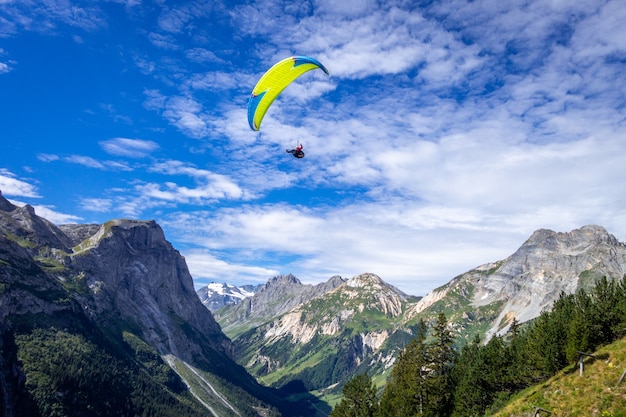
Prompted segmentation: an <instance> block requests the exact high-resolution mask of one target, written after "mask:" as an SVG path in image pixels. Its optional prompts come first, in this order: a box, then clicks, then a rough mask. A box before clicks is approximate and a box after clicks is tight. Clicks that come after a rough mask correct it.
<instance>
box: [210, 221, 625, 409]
mask: <svg viewBox="0 0 626 417" xmlns="http://www.w3.org/2000/svg"><path fill="white" fill-rule="evenodd" d="M625 273H626V245H625V244H624V243H622V242H619V241H618V240H617V239H616V238H615V237H614V236H612V235H610V234H609V233H608V232H607V231H606V230H605V229H604V228H602V227H599V226H584V227H582V228H580V229H577V230H573V231H571V232H568V233H559V232H554V231H550V230H538V231H536V232H535V233H533V235H532V236H531V237H530V238H529V239H528V240H527V241H526V242H524V243H523V244H522V246H521V247H520V248H519V249H518V250H517V251H516V252H515V253H513V254H512V255H511V256H509V257H508V258H506V259H504V260H500V261H496V262H492V263H487V264H484V265H481V266H478V267H477V268H475V269H472V270H470V271H468V272H466V273H464V274H461V275H459V276H457V277H455V278H453V279H452V280H451V281H450V282H449V283H448V284H446V285H444V286H442V287H440V288H437V289H435V290H433V291H432V292H431V293H429V294H427V295H426V296H425V297H423V298H421V299H418V298H415V297H410V296H407V295H406V294H403V293H402V292H400V291H399V290H397V289H396V288H394V287H392V286H390V285H389V284H387V283H385V282H384V281H383V280H382V279H381V278H380V277H378V276H377V275H375V274H371V273H366V274H361V275H357V276H355V277H353V278H351V279H349V280H344V279H341V280H339V279H337V278H336V277H333V278H331V280H330V281H332V283H333V284H332V285H329V283H324V284H320V286H321V287H320V288H324V289H325V290H324V291H316V292H315V293H314V294H313V293H309V296H307V297H303V296H301V295H302V294H304V293H305V288H304V287H305V286H303V285H302V284H301V283H300V281H299V280H298V279H297V278H295V277H293V276H281V277H276V278H274V279H272V280H270V282H268V283H267V284H266V288H265V289H264V290H261V291H259V292H258V293H257V294H255V295H254V296H253V297H251V298H249V299H246V300H245V301H244V302H242V303H240V304H238V305H236V306H227V307H225V308H223V309H220V310H218V311H217V312H216V314H215V318H216V320H217V321H218V322H219V323H220V324H221V325H222V328H223V329H224V331H225V333H226V334H228V335H229V336H230V337H231V338H232V340H233V343H234V345H235V357H236V360H237V361H238V362H239V363H240V364H242V365H244V366H245V367H246V368H247V369H248V370H249V372H251V373H252V374H253V375H255V376H256V377H257V378H258V379H259V380H261V381H263V382H264V383H267V384H271V385H274V386H277V387H279V386H281V387H284V386H287V387H288V389H291V390H293V391H310V392H315V393H316V394H317V395H320V396H321V397H323V398H325V399H329V398H331V397H332V395H336V394H337V393H338V392H340V390H341V385H342V382H345V381H346V380H347V379H349V378H351V377H353V376H354V375H356V374H358V373H361V372H364V371H367V372H368V373H369V375H371V376H373V377H374V379H375V381H376V382H377V383H378V385H383V384H384V381H385V377H386V375H387V373H388V370H389V369H390V367H391V366H392V365H393V363H394V360H395V357H396V355H397V353H398V352H399V350H400V349H401V348H402V347H403V346H405V345H406V343H407V342H408V341H409V340H410V339H411V338H412V337H413V335H414V334H415V330H416V328H417V327H416V326H417V325H418V323H419V321H420V320H421V319H423V320H424V321H425V322H426V324H427V325H432V323H434V322H435V320H436V318H437V316H438V315H439V314H440V313H445V315H446V317H447V319H448V323H449V327H450V329H451V331H452V333H453V335H454V336H455V338H456V343H457V345H458V346H461V345H463V344H464V343H465V341H467V340H471V339H472V338H473V337H474V336H475V335H479V336H481V338H482V339H483V340H488V339H489V338H490V337H492V336H493V335H494V334H497V333H499V334H502V333H505V332H506V331H507V330H508V327H509V326H510V324H511V323H512V321H513V319H515V320H517V321H518V322H520V323H522V322H526V321H529V320H532V319H533V318H535V317H537V316H538V315H539V314H540V313H541V312H542V311H543V310H545V309H550V308H551V306H552V304H553V303H554V301H555V300H556V299H557V298H558V297H559V295H560V294H561V292H565V293H573V292H575V291H576V290H577V289H579V288H589V287H591V286H593V284H594V283H595V282H596V280H597V279H598V278H600V277H602V276H606V277H608V278H610V279H621V278H622V277H623V276H624V274H625ZM308 288H309V291H310V288H311V287H308Z"/></svg>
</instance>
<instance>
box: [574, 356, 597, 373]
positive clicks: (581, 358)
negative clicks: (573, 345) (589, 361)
mask: <svg viewBox="0 0 626 417" xmlns="http://www.w3.org/2000/svg"><path fill="white" fill-rule="evenodd" d="M577 352H578V363H579V364H580V376H583V368H584V366H583V359H584V358H585V356H591V357H592V358H595V356H594V355H592V354H590V353H585V352H579V351H577Z"/></svg>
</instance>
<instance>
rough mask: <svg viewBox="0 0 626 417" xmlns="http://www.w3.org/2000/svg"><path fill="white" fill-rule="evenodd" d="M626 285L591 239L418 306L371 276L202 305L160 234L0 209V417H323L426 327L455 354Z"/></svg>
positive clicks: (561, 239) (609, 251)
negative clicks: (448, 338) (349, 385)
mask: <svg viewBox="0 0 626 417" xmlns="http://www.w3.org/2000/svg"><path fill="white" fill-rule="evenodd" d="M383 272H384V271H383ZM625 273H626V245H624V243H621V242H619V241H618V240H617V239H616V238H615V237H613V236H612V235H610V234H609V233H608V232H607V231H606V230H605V229H603V228H602V227H599V226H585V227H582V228H581V229H578V230H574V231H572V232H568V233H557V232H553V231H549V230H538V231H536V232H535V233H534V234H533V235H532V236H531V237H530V238H529V239H528V240H527V241H526V242H525V243H524V244H523V245H522V246H521V247H520V248H519V249H518V250H517V251H516V252H515V253H514V254H513V255H511V256H510V257H508V258H507V259H504V260H500V261H497V262H493V263H489V264H485V265H482V266H479V267H477V268H475V269H473V270H471V271H468V272H466V273H464V274H462V275H459V276H457V277H455V278H453V279H452V280H451V281H450V282H449V283H448V284H446V285H444V286H442V287H440V288H437V289H435V290H433V291H432V292H430V293H429V294H427V295H426V296H425V297H423V298H418V297H413V296H410V295H407V294H404V293H402V292H401V291H399V290H398V289H397V288H394V287H393V286H391V285H389V284H387V283H385V282H384V281H383V279H381V277H379V276H378V275H375V274H373V273H363V274H361V275H358V276H354V277H351V278H348V279H346V278H342V277H339V276H334V277H330V278H329V279H328V280H327V281H326V282H324V283H320V284H317V285H305V284H302V283H301V281H300V280H299V279H298V278H296V277H294V276H293V275H284V276H277V277H274V278H272V279H270V280H269V281H268V282H267V283H266V284H265V285H263V286H261V287H260V288H247V289H246V291H247V292H246V293H242V292H241V291H240V290H239V289H237V288H234V287H233V286H223V285H220V286H219V288H215V287H216V286H215V285H213V289H212V290H211V291H209V289H205V290H202V289H201V290H199V291H198V292H196V291H195V290H194V287H193V281H192V277H191V276H190V274H189V271H188V269H187V265H186V263H185V260H184V258H183V257H182V256H181V255H180V253H179V252H178V251H177V250H176V249H174V248H173V247H172V245H171V244H170V243H169V242H168V241H167V240H166V239H165V236H164V233H163V231H162V229H161V228H160V227H159V225H158V224H157V223H156V222H154V221H138V220H114V221H110V222H107V223H105V224H102V225H91V224H90V225H78V224H74V225H60V226H56V225H54V224H52V223H51V222H49V221H47V220H45V219H43V218H41V217H39V216H37V215H36V213H35V211H34V210H33V208H32V207H30V206H28V205H26V206H23V207H16V206H15V205H13V204H12V203H10V202H9V201H8V200H6V199H5V198H4V197H2V195H1V194H0V350H1V352H2V354H1V356H0V388H1V389H0V417H2V416H7V417H9V416H34V417H37V416H49V415H55V416H137V415H155V416H180V415H185V416H200V415H210V416H220V417H228V416H268V417H269V416H284V417H291V416H294V417H297V416H311V417H313V416H323V415H328V414H329V413H330V410H331V407H330V404H333V403H334V402H335V401H336V398H337V397H338V395H339V393H340V392H341V388H342V386H343V384H344V383H345V382H346V381H348V380H349V379H351V378H352V377H353V376H354V375H356V374H358V373H361V372H363V371H367V372H368V374H369V375H371V376H373V377H374V381H375V382H376V384H377V385H378V386H382V385H384V383H385V380H386V377H387V375H388V373H389V372H390V369H391V368H392V367H393V365H394V361H395V359H396V357H397V354H398V352H399V351H400V350H401V349H402V348H403V346H405V345H406V344H407V343H408V342H409V340H411V338H413V336H414V335H415V334H416V326H417V323H418V322H419V321H420V320H421V319H424V320H425V321H426V322H427V323H432V322H433V321H434V320H435V318H436V317H437V316H438V315H439V314H440V313H442V312H443V313H445V315H446V317H447V320H448V323H449V327H450V329H451V330H452V332H453V334H454V336H455V337H456V339H455V340H456V344H457V345H458V346H461V345H463V344H464V343H465V342H466V341H467V340H469V339H470V338H473V337H474V335H480V336H481V337H483V338H484V339H488V338H489V337H492V336H493V335H495V334H502V333H505V332H506V331H507V330H508V328H509V326H510V325H511V323H512V322H513V321H514V319H515V320H516V321H518V322H526V321H529V320H531V319H533V318H535V317H537V316H538V315H539V314H540V313H541V311H543V310H544V309H549V308H550V307H551V306H552V304H553V302H554V301H555V300H556V299H557V298H558V297H559V295H560V294H561V293H562V292H565V293H572V292H574V291H576V290H577V289H578V288H586V287H590V286H592V285H593V284H594V283H595V282H596V280H597V279H599V278H600V277H603V276H606V277H608V278H610V279H621V278H622V277H623V276H624V274H625ZM229 278H230V279H229V281H231V282H236V280H237V277H229ZM225 290H228V292H229V293H230V295H229V296H230V297H231V298H230V299H229V300H226V301H225V302H224V300H220V299H219V298H220V297H223V296H225V292H224V291H225ZM203 291H204V294H205V295H206V296H207V297H208V295H212V297H211V299H212V300H211V301H210V302H209V301H207V300H208V299H209V298H207V297H203V294H202V292H203ZM216 291H218V292H219V293H221V295H219V296H215V293H216ZM209 293H210V294H209ZM251 293H253V295H251ZM201 297H203V298H202V300H201ZM216 298H217V299H216ZM203 300H204V301H206V305H203ZM237 300H240V301H237ZM235 301H237V302H236V303H235ZM211 310H212V311H214V313H212V312H211Z"/></svg>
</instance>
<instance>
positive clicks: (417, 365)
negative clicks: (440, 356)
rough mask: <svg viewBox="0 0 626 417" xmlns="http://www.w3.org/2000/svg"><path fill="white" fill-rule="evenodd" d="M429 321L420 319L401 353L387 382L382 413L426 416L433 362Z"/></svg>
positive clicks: (384, 416)
mask: <svg viewBox="0 0 626 417" xmlns="http://www.w3.org/2000/svg"><path fill="white" fill-rule="evenodd" d="M427 331H428V328H427V325H426V323H425V322H424V320H423V319H422V320H420V322H419V325H418V329H417V334H416V337H415V338H413V339H412V340H411V342H410V343H409V344H408V346H406V348H405V349H404V350H403V351H402V352H400V354H399V355H398V360H397V362H396V365H395V366H394V368H393V371H392V372H391V376H390V377H389V381H388V382H387V385H386V386H385V390H384V392H383V395H382V398H381V402H380V416H382V417H406V416H422V415H424V414H423V410H424V403H425V402H426V394H427V390H426V371H427V367H428V364H429V359H428V346H427V345H426V335H427Z"/></svg>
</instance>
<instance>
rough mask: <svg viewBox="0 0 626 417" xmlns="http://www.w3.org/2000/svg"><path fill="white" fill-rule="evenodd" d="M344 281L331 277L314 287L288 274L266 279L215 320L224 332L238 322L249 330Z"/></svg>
mask: <svg viewBox="0 0 626 417" xmlns="http://www.w3.org/2000/svg"><path fill="white" fill-rule="evenodd" d="M344 282H345V280H344V279H343V278H341V277H340V276H333V277H331V278H330V279H329V280H328V281H326V282H323V283H320V284H317V285H305V284H302V282H300V280H299V279H298V278H296V277H295V276H293V275H292V274H287V275H279V276H276V277H274V278H272V279H270V280H269V281H268V282H267V283H266V284H265V285H264V286H263V287H262V288H261V289H260V290H259V291H257V292H256V293H255V294H254V295H253V296H252V297H249V298H246V299H244V300H243V301H242V302H240V303H239V304H237V305H232V306H227V307H226V308H225V309H222V310H219V311H217V312H216V313H215V314H216V318H217V320H218V321H219V322H220V324H221V326H222V328H223V329H224V330H225V331H226V332H228V329H229V328H230V327H231V326H238V325H241V323H245V327H246V328H248V329H249V328H252V327H255V326H257V325H260V324H262V323H265V322H266V321H268V320H270V319H272V318H274V317H276V316H279V315H281V314H283V313H286V312H288V311H290V310H292V309H293V308H295V307H297V306H299V305H301V304H303V303H306V302H307V301H309V300H311V299H313V298H316V297H319V296H320V295H322V294H325V293H327V292H329V291H331V290H333V289H334V288H337V287H338V286H340V285H342V284H343V283H344Z"/></svg>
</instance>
